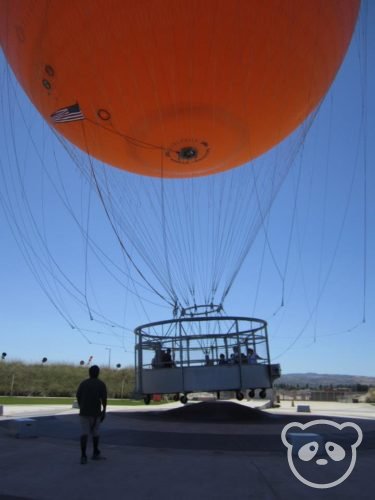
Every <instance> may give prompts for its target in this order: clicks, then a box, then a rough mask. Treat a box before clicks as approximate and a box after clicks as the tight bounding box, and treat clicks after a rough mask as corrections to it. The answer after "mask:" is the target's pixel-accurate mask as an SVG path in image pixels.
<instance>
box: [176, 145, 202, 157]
mask: <svg viewBox="0 0 375 500" xmlns="http://www.w3.org/2000/svg"><path fill="white" fill-rule="evenodd" d="M178 156H179V157H180V160H182V161H191V160H195V159H196V158H197V157H198V151H197V150H196V149H195V148H193V147H189V146H188V147H187V148H182V149H180V151H179V152H178Z"/></svg>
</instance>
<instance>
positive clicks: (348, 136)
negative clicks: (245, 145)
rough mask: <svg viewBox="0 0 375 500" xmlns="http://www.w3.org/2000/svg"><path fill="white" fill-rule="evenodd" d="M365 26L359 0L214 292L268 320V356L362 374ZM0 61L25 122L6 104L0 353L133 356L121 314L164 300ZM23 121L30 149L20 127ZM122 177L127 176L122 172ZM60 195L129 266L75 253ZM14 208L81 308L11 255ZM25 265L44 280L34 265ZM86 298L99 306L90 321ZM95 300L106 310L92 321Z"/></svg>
mask: <svg viewBox="0 0 375 500" xmlns="http://www.w3.org/2000/svg"><path fill="white" fill-rule="evenodd" d="M366 26H367V28H366ZM374 26H375V5H374V3H373V2H369V3H368V12H367V16H365V17H362V19H361V21H360V23H359V25H358V27H357V31H356V33H355V35H354V38H353V42H352V45H351V47H350V50H349V52H348V54H347V56H346V58H345V61H344V64H343V66H342V68H341V69H340V72H339V74H338V75H337V78H336V80H335V82H334V84H333V86H332V88H331V90H330V92H329V93H328V95H327V96H326V99H325V101H324V103H323V104H322V106H321V109H320V110H319V113H318V115H317V117H316V118H315V120H314V122H313V124H312V127H311V130H310V132H309V134H308V136H307V138H306V140H305V141H304V144H303V147H302V148H301V150H300V152H299V154H298V155H297V157H296V159H295V162H294V165H293V167H292V169H291V170H290V172H289V174H288V176H287V178H286V180H285V181H284V184H283V186H282V188H281V190H280V192H279V193H278V196H277V197H276V200H275V201H274V203H273V206H272V209H271V212H270V215H269V218H267V220H266V221H265V222H264V224H263V227H261V228H260V230H259V232H258V234H257V237H256V240H255V242H254V244H253V245H252V248H251V250H250V253H249V255H248V257H247V259H246V261H245V262H244V264H243V266H242V268H241V271H240V273H239V274H238V276H237V279H236V281H235V283H234V285H233V288H232V290H231V292H230V294H229V295H228V297H227V299H226V301H225V304H224V305H225V310H226V312H227V313H229V314H238V315H250V316H254V317H260V318H263V319H265V320H267V321H268V324H269V336H270V349H271V355H272V358H273V359H274V360H275V361H277V362H280V363H281V365H282V368H283V371H284V372H286V373H290V372H307V371H313V372H321V373H350V374H358V375H374V368H373V365H374V363H373V359H374V354H375V311H374V304H375V260H374V259H375V232H374V227H375V225H374V223H375V202H374V200H375V196H374V195H375V193H374V189H375V173H374V168H373V165H374V158H375V143H374V141H373V138H374V129H375V99H374V93H373V90H372V89H373V88H375V74H374V71H375V70H374V68H375V64H374V62H375V31H374ZM364 33H366V36H365V37H363V34H364ZM366 55H367V65H366V63H365V57H366ZM0 63H1V66H0V78H1V80H0V82H1V86H0V92H1V96H2V97H1V103H2V106H1V108H2V110H3V112H4V110H6V109H9V108H7V106H8V105H9V102H11V103H13V104H14V102H15V99H17V100H18V101H19V103H20V105H21V107H22V110H23V115H22V116H24V117H26V120H27V121H26V127H25V125H24V124H22V123H21V121H22V120H21V119H20V117H18V118H17V117H15V118H14V120H15V121H14V122H13V123H5V124H4V125H5V126H2V127H1V133H0V161H1V169H0V170H1V171H2V175H3V176H4V175H5V177H2V185H1V189H0V196H1V197H2V202H3V204H5V205H6V206H9V205H7V204H9V202H11V203H12V204H13V209H14V210H15V211H16V213H15V216H16V217H15V219H13V220H12V219H11V220H8V219H7V217H6V211H5V212H4V211H1V210H0V221H1V222H0V223H1V227H2V238H1V241H2V244H1V247H0V255H1V285H0V351H1V352H3V351H5V352H7V353H8V359H9V360H11V359H22V360H24V361H32V362H39V361H40V360H41V359H42V358H43V357H44V356H46V357H47V358H48V359H49V360H50V361H68V362H73V363H78V362H79V361H80V360H81V359H82V360H87V359H88V358H89V356H91V355H92V356H93V357H94V361H96V362H97V363H98V364H106V363H108V361H109V356H111V363H112V364H116V363H121V364H122V365H129V364H132V363H133V358H134V354H133V348H134V338H133V337H134V336H133V334H132V330H133V329H134V327H135V326H137V325H138V324H143V323H146V322H148V321H154V320H159V319H167V318H169V317H170V316H171V309H170V308H167V307H166V306H165V305H163V304H161V301H160V300H159V299H158V298H157V297H154V296H153V295H152V294H151V293H148V292H145V291H143V289H142V288H141V287H140V286H139V285H138V284H134V280H135V281H136V282H137V283H138V281H139V279H138V278H136V276H135V274H134V270H131V268H130V267H128V266H127V265H126V264H125V263H124V259H123V256H122V255H121V251H120V250H119V248H118V245H117V242H116V238H115V237H114V235H113V232H112V231H111V230H110V228H109V226H108V221H107V220H106V218H105V216H104V215H103V210H102V208H101V206H100V204H99V203H98V200H97V197H96V195H95V193H93V192H92V191H90V189H89V187H88V185H87V182H86V181H85V178H84V176H82V174H81V173H79V172H78V171H77V168H76V166H75V165H74V164H73V162H72V161H70V162H69V160H68V158H67V155H66V153H65V152H64V150H63V148H62V147H60V144H59V143H58V141H56V140H52V138H51V136H50V132H49V130H48V129H47V127H46V126H45V125H43V123H42V121H41V119H40V118H39V117H38V115H37V113H36V112H35V111H34V110H33V108H32V106H31V105H30V104H29V103H28V101H27V99H26V98H25V97H24V96H23V94H22V92H21V91H20V90H19V89H16V96H12V97H11V98H9V96H8V94H7V91H6V88H7V87H6V85H5V83H4V82H5V80H6V78H7V72H6V69H5V68H6V64H5V61H4V59H3V57H2V56H1V60H0ZM13 104H11V106H12V105H13ZM14 115H15V116H16V115H17V113H15V114H14ZM17 120H20V121H17ZM31 124H32V134H33V138H34V140H35V145H36V150H37V153H36V152H35V150H34V149H33V145H32V144H31V141H30V139H28V138H27V127H28V126H29V127H30V128H31ZM291 141H292V140H290V141H289V145H288V143H287V145H286V146H285V148H284V150H285V154H284V153H280V152H279V153H275V152H271V153H270V154H269V155H268V156H267V155H266V159H264V158H263V159H260V160H259V162H266V161H268V163H270V162H271V161H274V158H275V156H273V157H272V155H275V154H276V158H278V159H280V158H282V159H283V161H285V160H284V158H285V157H286V156H285V155H286V154H287V152H288V151H289V149H288V148H289V147H290V145H291V144H293V143H292V142H291ZM13 147H16V148H17V157H18V165H16V160H15V156H14V154H13V153H12V148H13ZM282 148H283V146H281V149H280V150H278V151H284V150H283V149H282ZM283 154H284V156H283ZM38 155H39V156H38ZM45 164H46V165H49V166H50V170H49V172H51V175H52V179H53V180H54V181H56V186H57V188H56V190H54V189H53V186H52V184H51V182H50V181H51V179H49V178H48V175H47V174H46V171H45V169H44V167H43V165H45ZM16 167H17V168H19V169H20V171H22V179H23V181H22V182H23V184H17V183H16V182H15V184H12V182H13V181H14V179H15V178H16V177H13V176H8V174H7V173H6V172H9V169H10V168H12V169H15V168H16ZM13 171H14V170H13ZM61 174H62V175H63V181H62V184H59V182H60V180H61V179H60V180H59V179H58V178H59V176H61ZM235 175H239V174H235ZM241 175H242V174H241ZM5 178H6V179H7V183H4V179H5ZM11 179H13V181H12V180H11ZM126 179H127V180H128V181H129V183H130V182H134V185H135V183H136V182H138V181H137V180H135V179H134V177H132V176H130V177H127V178H126ZM57 181H58V182H57ZM62 185H64V187H65V189H66V193H63V196H62V192H61V186H62ZM22 189H25V191H24V192H23V191H22ZM59 189H60V192H58V191H59ZM365 192H366V196H365V195H364V193H365ZM90 193H91V194H90ZM65 196H66V200H67V199H69V202H70V203H71V204H72V207H73V211H74V216H75V217H76V218H77V219H79V221H80V223H81V224H82V226H83V227H85V228H89V235H90V238H93V240H95V242H97V243H98V244H99V245H100V246H101V248H104V249H105V252H106V253H107V255H110V256H111V259H112V260H113V261H115V262H116V263H117V264H118V265H120V266H122V268H123V269H124V270H125V271H126V272H127V273H130V277H126V276H122V285H121V286H119V285H118V284H117V283H116V280H115V279H113V278H111V277H109V276H108V273H107V272H105V270H104V269H103V266H101V265H99V264H98V261H97V260H96V259H95V258H94V255H93V253H88V250H87V244H86V239H85V238H82V234H81V233H80V230H79V226H78V225H77V224H76V222H75V221H74V219H73V218H72V216H71V214H70V213H69V211H68V210H67V207H66V206H64V203H63V202H62V199H64V197H65ZM146 196H147V191H146ZM25 200H27V202H25ZM66 200H65V201H66ZM365 201H366V203H365ZM28 203H30V210H31V212H28V209H29V207H28ZM88 207H89V208H88ZM228 208H229V207H228ZM365 209H366V210H365ZM30 213H32V214H33V217H34V218H35V220H36V221H38V222H37V225H38V228H39V229H40V232H41V234H42V235H44V237H45V239H46V241H47V242H48V252H47V253H46V252H45V249H44V250H43V249H42V248H41V246H40V243H39V241H38V237H37V236H36V232H35V230H33V229H32V219H31V218H30ZM87 214H89V215H90V221H89V222H88V220H87ZM15 220H18V221H19V222H20V221H22V224H23V226H24V228H27V229H29V230H30V232H29V238H30V240H29V241H30V244H31V247H30V248H31V250H30V248H29V249H28V251H31V252H34V251H35V254H34V256H33V259H34V260H33V262H34V264H35V259H36V260H37V259H38V258H39V257H40V258H41V261H43V263H44V264H43V265H45V266H46V268H49V269H52V268H53V262H52V258H53V259H55V261H56V262H58V265H59V266H61V268H62V269H63V272H64V274H66V275H67V276H68V277H69V279H70V278H71V279H72V280H73V281H74V283H75V284H77V286H78V288H79V289H80V291H81V292H82V290H83V289H85V290H86V291H87V297H89V300H90V307H88V308H86V309H85V308H84V307H83V308H82V307H77V305H76V303H75V301H74V300H73V299H72V297H71V295H70V294H69V293H68V294H67V293H66V291H65V289H64V286H61V283H60V284H59V283H58V281H57V278H56V279H55V280H52V281H51V280H50V281H49V286H50V287H51V288H50V290H51V289H53V288H55V289H54V290H53V294H54V297H58V298H59V304H60V306H61V304H63V311H64V314H63V315H64V316H65V319H64V318H63V317H62V315H61V314H60V313H59V311H58V310H57V309H56V308H55V307H54V306H53V305H52V303H51V301H50V300H49V299H48V297H47V296H46V294H45V293H44V292H43V290H42V289H41V287H40V286H39V284H38V283H37V280H36V279H35V277H34V276H33V274H32V273H31V271H30V268H29V267H28V266H27V264H26V262H25V259H24V258H23V256H22V253H21V251H20V245H21V248H22V245H23V244H25V242H27V235H26V236H25V233H24V236H23V238H19V237H18V240H16V239H15V238H14V237H13V234H12V229H13V230H14V224H15V223H16V222H15ZM93 221H95V222H93ZM150 230H151V229H150ZM24 231H25V229H24ZM144 270H145V273H146V274H147V273H148V271H147V268H146V267H145V268H144ZM53 272H55V273H56V274H54V276H55V277H57V275H58V272H57V271H56V270H55V271H53ZM37 277H39V278H41V279H42V283H44V284H45V281H43V276H42V274H41V271H40V268H39V271H38V272H37ZM124 285H125V286H124ZM139 296H142V299H141V300H140V298H139ZM282 303H283V305H282V306H281V304H282ZM90 308H92V309H95V311H96V312H97V313H98V314H94V316H95V319H94V320H91V319H90ZM100 312H102V313H103V315H104V316H105V317H106V318H108V319H109V320H110V321H107V320H105V321H101V320H100V316H99V314H100ZM67 318H68V320H67ZM111 324H112V325H113V326H111ZM72 326H75V328H72Z"/></svg>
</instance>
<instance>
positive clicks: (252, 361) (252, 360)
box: [247, 347, 264, 365]
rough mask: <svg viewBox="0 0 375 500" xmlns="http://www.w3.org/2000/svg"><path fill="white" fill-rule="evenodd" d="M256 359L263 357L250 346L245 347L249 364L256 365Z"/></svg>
mask: <svg viewBox="0 0 375 500" xmlns="http://www.w3.org/2000/svg"><path fill="white" fill-rule="evenodd" d="M258 359H264V358H262V357H261V356H258V354H257V353H256V352H255V351H254V349H251V347H248V348H247V362H248V364H249V365H256V364H257V363H258Z"/></svg>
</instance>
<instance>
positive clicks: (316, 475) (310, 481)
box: [281, 419, 363, 488]
mask: <svg viewBox="0 0 375 500" xmlns="http://www.w3.org/2000/svg"><path fill="white" fill-rule="evenodd" d="M362 438H363V434H362V430H361V428H360V427H359V426H358V425H357V424H355V423H353V422H344V423H343V424H338V423H336V422H333V421H331V420H325V419H319V420H313V421H311V422H308V423H306V424H301V423H300V422H291V423H289V424H287V425H286V426H285V427H284V428H283V430H282V433H281V440H282V442H283V444H284V445H285V446H286V447H287V455H288V463H289V466H290V469H291V471H292V472H293V474H294V475H295V476H296V478H297V479H299V480H300V481H301V482H302V483H304V484H305V485H307V486H311V487H312V488H332V487H333V486H337V485H338V484H340V483H342V482H343V481H345V479H346V478H347V477H348V476H349V475H350V474H351V472H352V470H353V468H354V466H355V462H356V458H357V447H358V446H359V445H360V443H361V442H362Z"/></svg>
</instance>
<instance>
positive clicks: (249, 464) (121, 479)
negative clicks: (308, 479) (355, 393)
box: [0, 402, 375, 500]
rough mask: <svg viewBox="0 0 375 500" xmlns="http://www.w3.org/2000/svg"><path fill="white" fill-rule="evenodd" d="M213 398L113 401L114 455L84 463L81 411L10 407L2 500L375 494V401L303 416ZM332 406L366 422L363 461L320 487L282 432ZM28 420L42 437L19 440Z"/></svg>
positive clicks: (0, 420) (109, 445)
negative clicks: (302, 469) (302, 475)
mask: <svg viewBox="0 0 375 500" xmlns="http://www.w3.org/2000/svg"><path fill="white" fill-rule="evenodd" d="M213 404H216V405H217V404H219V405H220V404H221V403H220V402H219V403H205V405H203V403H193V404H191V405H188V406H186V407H182V405H181V404H180V403H171V404H168V405H165V406H162V407H157V406H149V407H146V406H144V407H130V408H129V407H128V408H126V409H119V407H112V408H110V409H109V414H108V416H107V419H106V420H105V422H104V424H103V428H102V445H101V448H102V452H103V454H105V456H106V457H107V459H106V460H102V461H99V462H94V461H91V460H89V463H88V464H87V465H84V466H82V465H80V463H79V445H78V438H79V425H78V418H77V413H78V412H77V410H76V409H72V408H70V407H64V408H61V407H58V408H53V407H48V408H46V407H43V408H42V407H39V408H38V407H36V408H27V409H26V408H25V407H23V408H16V407H12V408H11V407H10V406H8V407H5V412H4V413H5V415H4V416H3V417H0V500H4V499H5V498H9V499H11V498H13V499H14V500H15V498H14V497H21V498H26V499H33V500H45V499H46V500H60V499H64V500H65V499H69V500H74V499H77V500H78V499H79V500H86V499H90V500H96V499H102V498H105V500H111V499H112V498H113V499H117V498H128V499H140V500H143V499H155V500H158V499H163V500H165V499H177V498H178V499H185V498H186V499H188V498H189V499H190V498H196V499H219V500H220V499H237V498H238V499H242V498H253V499H257V500H258V499H259V500H263V499H264V500H273V499H280V500H284V499H285V500H286V499H291V498H293V499H294V498H304V499H306V500H308V499H316V498H319V499H320V498H322V499H329V500H331V499H336V498H337V499H339V498H340V500H346V499H348V500H349V499H350V500H351V499H356V500H362V499H363V500H373V498H374V493H373V477H372V476H373V470H374V465H375V407H374V406H370V405H357V404H356V405H345V404H343V403H341V404H338V403H337V404H331V408H329V407H327V405H326V404H323V405H322V404H320V405H316V404H314V405H311V406H314V408H312V410H313V413H311V414H306V415H301V414H297V413H296V411H295V410H296V408H292V407H290V406H289V407H288V405H282V407H281V408H279V409H273V410H267V411H264V412H259V411H258V412H256V411H254V410H253V412H251V410H250V409H249V403H241V405H239V404H238V403H232V404H233V405H234V406H231V405H229V406H228V405H226V406H225V405H221V406H219V407H217V406H213ZM289 404H290V402H289ZM198 405H201V406H198ZM202 405H203V406H202ZM207 405H211V406H207ZM342 405H344V406H342ZM346 410H347V413H345V412H346ZM330 411H331V412H332V414H333V413H335V420H336V421H340V422H342V421H345V420H348V419H349V416H350V419H352V420H355V421H356V422H357V423H359V425H360V426H361V428H362V430H363V433H364V440H363V443H362V444H361V446H360V447H359V448H358V458H357V464H356V466H355V468H354V470H353V472H352V473H351V475H350V476H349V477H348V478H347V479H346V480H345V481H344V482H343V483H342V484H340V485H338V486H335V487H333V488H330V489H314V488H311V487H309V486H306V485H305V484H302V483H301V482H300V481H299V480H298V479H297V478H296V477H295V476H294V475H293V474H292V472H291V470H290V468H289V465H288V460H287V455H286V448H285V447H284V446H283V444H282V443H281V439H280V433H281V430H282V428H283V426H284V425H285V424H286V423H287V422H290V421H295V420H298V419H299V420H300V421H308V420H312V419H314V418H317V415H319V414H320V415H322V412H323V413H324V415H322V416H323V418H327V415H326V414H325V413H329V412H330ZM26 416H31V417H33V418H34V419H35V420H36V422H37V427H38V437H37V438H28V439H27V438H23V439H22V438H19V439H17V438H15V437H14V436H13V435H11V434H10V433H9V422H10V421H11V420H12V419H14V418H19V417H26ZM343 417H344V418H343ZM347 417H348V418H347ZM365 417H366V418H365ZM321 470H322V474H323V476H324V474H327V478H328V477H330V476H329V473H328V472H327V473H325V471H324V470H323V469H321ZM334 473H335V472H334Z"/></svg>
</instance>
